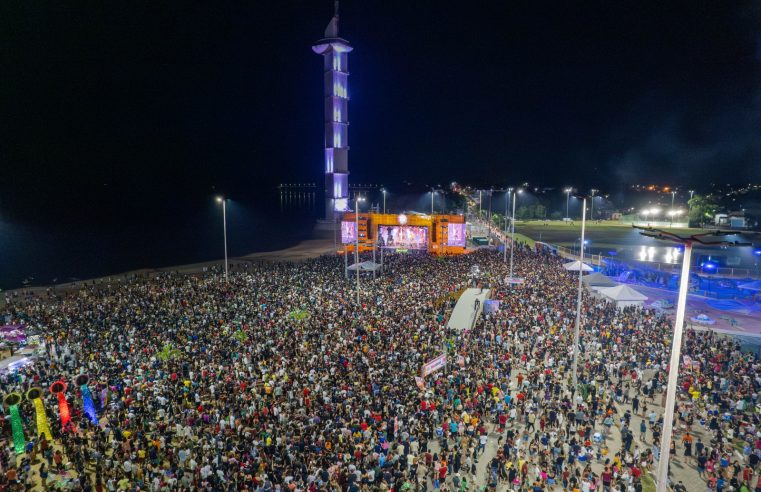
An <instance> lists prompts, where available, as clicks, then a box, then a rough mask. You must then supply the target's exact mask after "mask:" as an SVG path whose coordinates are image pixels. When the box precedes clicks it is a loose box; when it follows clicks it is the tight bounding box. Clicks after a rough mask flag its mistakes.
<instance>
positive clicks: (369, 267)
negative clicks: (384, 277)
mask: <svg viewBox="0 0 761 492" xmlns="http://www.w3.org/2000/svg"><path fill="white" fill-rule="evenodd" d="M357 265H359V267H357ZM380 267H381V264H380V263H374V262H372V261H369V260H368V261H363V262H361V263H359V264H357V263H354V264H353V265H349V270H351V271H355V270H357V268H359V270H361V271H363V272H372V271H373V270H379V269H380Z"/></svg>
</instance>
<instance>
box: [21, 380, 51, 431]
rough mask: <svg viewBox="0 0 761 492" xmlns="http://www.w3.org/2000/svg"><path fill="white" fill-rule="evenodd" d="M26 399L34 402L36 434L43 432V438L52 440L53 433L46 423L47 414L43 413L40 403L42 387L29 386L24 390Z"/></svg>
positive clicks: (43, 408) (43, 409)
mask: <svg viewBox="0 0 761 492" xmlns="http://www.w3.org/2000/svg"><path fill="white" fill-rule="evenodd" d="M26 399H27V400H31V401H32V403H34V410H35V414H36V417H37V435H38V436H39V435H40V434H45V439H47V440H48V441H52V440H53V434H51V433H50V426H49V425H48V416H47V415H46V414H45V406H44V405H43V403H42V388H30V389H29V391H27V392H26Z"/></svg>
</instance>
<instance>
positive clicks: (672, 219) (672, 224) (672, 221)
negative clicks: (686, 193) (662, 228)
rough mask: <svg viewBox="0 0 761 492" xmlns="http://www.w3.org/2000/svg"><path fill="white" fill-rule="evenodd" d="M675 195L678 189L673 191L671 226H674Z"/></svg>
mask: <svg viewBox="0 0 761 492" xmlns="http://www.w3.org/2000/svg"><path fill="white" fill-rule="evenodd" d="M674 196H676V191H672V192H671V213H670V214H669V215H670V216H671V221H670V222H669V227H673V226H674Z"/></svg>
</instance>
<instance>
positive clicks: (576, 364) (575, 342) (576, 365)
mask: <svg viewBox="0 0 761 492" xmlns="http://www.w3.org/2000/svg"><path fill="white" fill-rule="evenodd" d="M577 198H581V199H582V202H581V245H580V247H579V252H580V253H581V254H580V255H579V290H578V295H577V298H576V324H575V325H574V328H573V392H574V394H575V393H576V390H577V389H578V383H579V375H578V373H579V325H580V324H581V278H582V276H583V275H584V229H585V227H586V222H587V197H586V196H583V195H577Z"/></svg>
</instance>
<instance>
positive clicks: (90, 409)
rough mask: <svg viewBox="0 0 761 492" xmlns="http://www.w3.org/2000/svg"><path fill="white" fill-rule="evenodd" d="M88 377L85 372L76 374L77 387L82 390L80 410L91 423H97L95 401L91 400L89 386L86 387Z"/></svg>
mask: <svg viewBox="0 0 761 492" xmlns="http://www.w3.org/2000/svg"><path fill="white" fill-rule="evenodd" d="M88 380H89V378H88V377H87V375H85V374H80V375H79V376H77V380H76V383H77V384H78V385H79V389H80V391H81V392H82V410H83V411H84V413H85V415H87V418H88V419H90V422H92V423H93V425H98V414H97V413H96V412H95V403H94V402H93V401H92V393H90V388H88V387H87V382H88Z"/></svg>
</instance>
